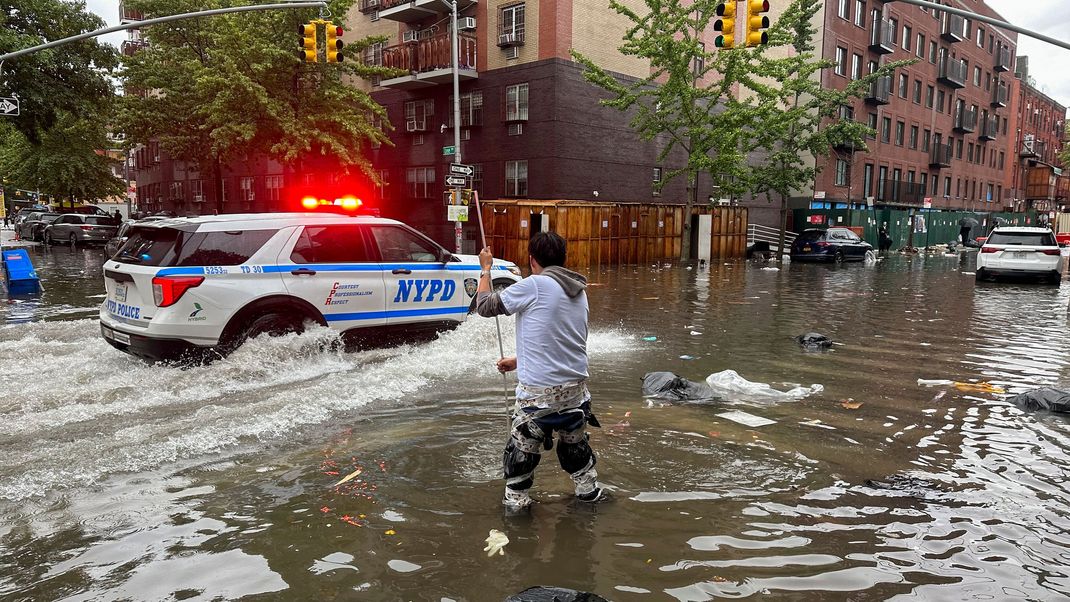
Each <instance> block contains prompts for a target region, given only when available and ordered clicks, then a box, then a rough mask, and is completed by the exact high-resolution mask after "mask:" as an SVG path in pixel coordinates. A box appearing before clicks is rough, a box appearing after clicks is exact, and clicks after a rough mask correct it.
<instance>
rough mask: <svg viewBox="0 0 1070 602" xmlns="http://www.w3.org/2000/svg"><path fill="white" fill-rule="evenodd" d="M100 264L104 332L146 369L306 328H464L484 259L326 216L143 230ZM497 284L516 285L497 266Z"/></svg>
mask: <svg viewBox="0 0 1070 602" xmlns="http://www.w3.org/2000/svg"><path fill="white" fill-rule="evenodd" d="M128 234H129V239H128V240H127V241H126V242H125V243H124V244H123V245H122V247H120V248H119V250H118V251H117V252H116V254H115V255H114V256H113V257H112V258H111V259H109V260H108V261H107V262H105V264H104V283H105V288H106V289H107V298H106V300H105V301H104V303H103V304H102V305H101V307H100V329H101V333H102V334H103V336H104V338H105V339H106V340H107V341H108V342H109V343H111V345H112V346H114V347H116V348H118V349H120V350H122V351H126V352H127V353H131V354H134V355H138V356H141V357H144V358H147V359H151V360H186V359H200V358H209V357H213V356H215V355H216V354H217V353H218V354H220V355H226V354H227V353H229V352H231V351H233V350H234V349H236V348H237V347H239V346H240V345H241V344H242V343H243V342H244V341H245V340H247V339H249V338H252V337H255V336H257V335H260V334H280V333H285V332H293V331H300V330H302V329H303V327H304V325H305V324H306V323H308V322H312V323H315V324H320V325H324V326H329V327H331V328H333V329H336V330H339V331H342V332H343V333H355V332H371V331H369V330H365V329H378V328H387V329H390V330H393V329H398V330H400V331H403V332H405V331H409V332H411V331H413V330H415V329H429V328H430V329H436V330H437V329H442V328H448V327H450V326H455V325H456V324H458V323H460V322H462V321H464V319H465V317H466V316H467V315H468V311H469V307H470V305H471V301H472V298H473V297H474V296H475V290H476V285H477V284H478V279H479V258H478V257H477V256H475V255H456V254H453V253H450V252H449V251H447V250H446V249H444V248H442V247H441V246H439V245H438V244H437V243H435V242H434V241H432V240H431V239H429V238H427V237H426V236H424V235H423V234H420V233H419V232H417V231H416V230H413V229H412V228H410V227H409V226H407V225H405V224H403V223H401V222H397V221H394V220H390V219H384V218H379V217H372V216H365V215H360V216H348V215H339V214H331V213H323V214H320V213H274V214H245V215H218V216H205V217H194V218H178V219H166V220H161V221H157V222H150V223H143V224H136V225H134V226H133V227H131V228H130V231H129V233H128ZM492 280H493V283H494V285H495V286H496V287H502V286H508V285H509V284H512V283H513V282H516V281H518V280H520V270H519V269H518V268H517V266H516V264H513V263H510V262H505V261H501V260H495V264H494V269H493V277H492Z"/></svg>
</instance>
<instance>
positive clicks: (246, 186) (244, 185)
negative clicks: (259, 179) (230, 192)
mask: <svg viewBox="0 0 1070 602" xmlns="http://www.w3.org/2000/svg"><path fill="white" fill-rule="evenodd" d="M238 184H239V188H241V200H243V201H246V202H250V201H255V200H256V187H255V186H254V183H253V178H252V177H245V178H242V179H241V180H239V181H238Z"/></svg>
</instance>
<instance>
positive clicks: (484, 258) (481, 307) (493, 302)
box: [476, 247, 509, 318]
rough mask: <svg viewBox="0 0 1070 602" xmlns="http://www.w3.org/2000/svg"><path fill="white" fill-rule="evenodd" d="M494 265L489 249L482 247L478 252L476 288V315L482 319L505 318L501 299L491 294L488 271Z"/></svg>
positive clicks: (506, 312)
mask: <svg viewBox="0 0 1070 602" xmlns="http://www.w3.org/2000/svg"><path fill="white" fill-rule="evenodd" d="M493 265H494V255H493V254H491V252H490V247H483V250H482V251H480V252H479V286H477V287H476V313H477V314H479V315H481V316H483V317H484V318H490V317H493V316H507V315H509V312H508V311H506V309H505V305H504V304H502V299H501V297H500V296H499V295H498V294H497V293H494V292H492V291H493V288H492V285H491V277H490V269H491V267H492V266H493Z"/></svg>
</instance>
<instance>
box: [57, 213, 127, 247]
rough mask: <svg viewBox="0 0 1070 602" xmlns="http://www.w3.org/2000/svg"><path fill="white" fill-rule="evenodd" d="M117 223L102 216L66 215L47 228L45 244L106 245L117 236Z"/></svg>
mask: <svg viewBox="0 0 1070 602" xmlns="http://www.w3.org/2000/svg"><path fill="white" fill-rule="evenodd" d="M115 230H116V227H115V221H114V220H112V218H110V217H105V216H102V215H80V214H77V213H66V214H64V215H61V216H59V217H58V218H56V221H54V222H52V223H51V224H49V225H48V226H46V227H45V231H44V240H45V244H49V245H53V244H70V245H78V244H85V243H90V242H95V243H101V244H104V243H106V242H108V239H109V238H111V237H112V236H115Z"/></svg>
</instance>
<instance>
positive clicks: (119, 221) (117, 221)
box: [111, 209, 123, 226]
mask: <svg viewBox="0 0 1070 602" xmlns="http://www.w3.org/2000/svg"><path fill="white" fill-rule="evenodd" d="M111 219H112V221H114V222H115V225H116V226H119V225H122V223H123V214H122V213H120V212H119V210H118V209H116V210H115V214H114V215H112V216H111Z"/></svg>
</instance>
